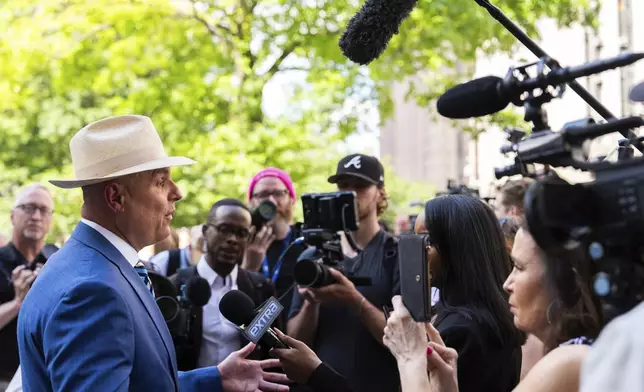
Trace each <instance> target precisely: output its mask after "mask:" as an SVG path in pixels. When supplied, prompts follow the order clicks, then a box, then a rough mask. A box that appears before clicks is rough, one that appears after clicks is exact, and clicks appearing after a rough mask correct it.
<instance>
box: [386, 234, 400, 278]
mask: <svg viewBox="0 0 644 392" xmlns="http://www.w3.org/2000/svg"><path fill="white" fill-rule="evenodd" d="M385 236H386V237H385V246H384V247H383V250H384V259H383V263H384V265H385V268H386V269H387V273H388V274H389V276H391V277H392V278H393V275H394V267H395V266H396V263H398V239H397V238H396V237H394V236H391V235H388V234H387V233H385Z"/></svg>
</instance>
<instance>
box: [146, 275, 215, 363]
mask: <svg viewBox="0 0 644 392" xmlns="http://www.w3.org/2000/svg"><path fill="white" fill-rule="evenodd" d="M148 275H149V277H150V281H151V283H152V288H153V289H154V293H155V297H156V303H157V306H158V307H159V310H161V315H163V319H164V320H165V322H166V324H167V326H168V330H169V331H170V335H171V336H172V341H173V343H174V346H175V350H176V353H177V365H178V366H179V370H190V369H191V368H192V366H190V365H189V364H185V363H183V362H184V360H185V359H187V360H190V357H191V356H192V355H193V352H194V349H195V346H194V344H195V342H194V337H193V323H194V322H195V321H196V320H195V317H194V314H193V309H194V308H195V307H202V306H205V305H206V304H207V303H208V301H209V300H210V295H211V290H210V285H209V284H208V281H207V280H205V279H204V278H202V277H200V276H192V277H190V278H189V279H188V281H187V282H186V284H184V285H182V286H181V290H180V291H181V293H178V292H177V289H176V287H175V285H174V283H172V282H171V281H170V280H169V279H168V278H166V277H165V276H163V275H160V274H157V273H154V272H151V271H149V272H148Z"/></svg>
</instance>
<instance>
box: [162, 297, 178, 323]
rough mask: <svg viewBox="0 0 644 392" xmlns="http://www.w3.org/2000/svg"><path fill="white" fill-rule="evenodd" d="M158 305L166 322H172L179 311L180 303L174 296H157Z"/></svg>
mask: <svg viewBox="0 0 644 392" xmlns="http://www.w3.org/2000/svg"><path fill="white" fill-rule="evenodd" d="M157 306H159V310H161V315H163V319H164V320H165V321H166V322H168V323H169V322H172V321H174V319H175V318H176V317H177V315H178V313H179V304H178V303H177V301H175V300H174V298H172V297H159V298H157Z"/></svg>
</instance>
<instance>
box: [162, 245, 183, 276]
mask: <svg viewBox="0 0 644 392" xmlns="http://www.w3.org/2000/svg"><path fill="white" fill-rule="evenodd" d="M180 265H181V249H169V250H168V272H167V273H166V276H172V275H174V273H175V272H177V270H178V269H179V267H180Z"/></svg>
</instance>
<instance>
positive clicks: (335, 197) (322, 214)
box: [293, 191, 371, 288]
mask: <svg viewBox="0 0 644 392" xmlns="http://www.w3.org/2000/svg"><path fill="white" fill-rule="evenodd" d="M302 209H303V212H304V224H303V226H302V237H303V241H304V242H305V243H306V244H308V245H310V246H311V247H310V248H308V249H307V250H305V251H304V252H303V253H302V254H301V255H300V257H299V258H298V261H297V264H295V267H294V269H293V275H294V277H295V281H296V282H297V284H298V285H300V286H305V287H314V288H316V287H322V286H326V285H329V284H332V283H333V282H334V279H333V277H332V276H331V274H330V273H329V268H334V269H337V270H340V271H342V272H343V273H345V275H346V276H347V277H348V278H349V280H351V281H352V282H353V283H354V284H356V285H370V284H371V279H370V278H366V277H358V276H352V275H350V274H348V273H346V271H344V268H343V265H342V263H341V262H342V261H343V260H344V254H343V252H342V247H341V244H340V242H341V238H340V234H339V232H344V234H345V236H346V239H347V241H348V242H349V244H350V245H351V246H352V247H353V249H354V250H358V247H357V246H356V244H355V242H354V241H353V237H352V236H351V233H350V232H351V231H356V230H358V205H357V202H356V195H355V193H354V192H352V191H340V192H330V193H307V194H304V195H302Z"/></svg>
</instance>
